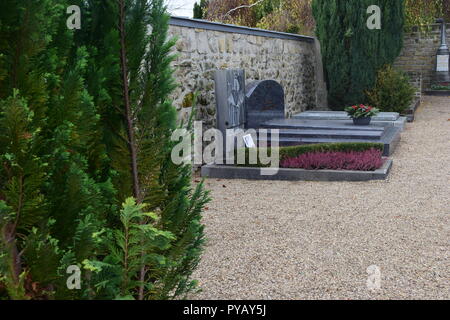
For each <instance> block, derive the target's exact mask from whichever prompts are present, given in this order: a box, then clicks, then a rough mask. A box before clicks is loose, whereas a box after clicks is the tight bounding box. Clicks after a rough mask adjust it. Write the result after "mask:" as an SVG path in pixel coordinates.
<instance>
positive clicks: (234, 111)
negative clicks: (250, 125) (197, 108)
mask: <svg viewBox="0 0 450 320" xmlns="http://www.w3.org/2000/svg"><path fill="white" fill-rule="evenodd" d="M214 80H215V83H216V108H217V127H218V129H219V130H220V131H222V133H223V134H225V133H226V130H229V129H244V125H245V72H244V70H217V71H216V73H215V78H214ZM224 136H225V135H224Z"/></svg>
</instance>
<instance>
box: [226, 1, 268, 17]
mask: <svg viewBox="0 0 450 320" xmlns="http://www.w3.org/2000/svg"><path fill="white" fill-rule="evenodd" d="M263 1H264V0H258V1H256V2H255V3H252V4H246V5H242V6H239V7H236V8H233V9H231V10H230V11H228V12H227V13H225V14H224V16H223V17H224V18H225V17H226V16H230V15H231V13H233V12H234V11H236V10H239V9H249V8H252V7H254V6H257V5H258V4H260V3H261V2H263Z"/></svg>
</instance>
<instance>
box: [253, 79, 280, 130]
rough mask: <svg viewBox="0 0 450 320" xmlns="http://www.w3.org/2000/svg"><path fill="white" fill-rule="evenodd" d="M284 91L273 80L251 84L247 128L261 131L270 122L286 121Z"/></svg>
mask: <svg viewBox="0 0 450 320" xmlns="http://www.w3.org/2000/svg"><path fill="white" fill-rule="evenodd" d="M284 118H285V108H284V90H283V87H282V86H281V85H280V84H279V83H278V82H276V81H273V80H262V81H255V82H252V83H250V84H249V85H248V86H247V88H246V119H247V125H246V127H247V128H249V129H259V128H261V125H262V124H263V123H264V122H266V121H269V120H273V119H284Z"/></svg>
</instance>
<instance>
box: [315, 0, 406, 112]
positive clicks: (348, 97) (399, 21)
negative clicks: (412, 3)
mask: <svg viewBox="0 0 450 320" xmlns="http://www.w3.org/2000/svg"><path fill="white" fill-rule="evenodd" d="M371 5H378V6H379V7H380V8H381V11H382V14H381V24H382V27H381V29H380V30H376V29H375V30H370V29H369V28H368V27H367V24H366V22H367V19H368V17H369V15H368V14H366V11H367V8H368V7H369V6H371ZM403 5H404V3H403V1H388V0H378V1H365V0H364V1H361V0H349V1H341V0H314V1H313V12H314V16H315V19H316V23H317V29H316V34H317V37H318V39H319V40H320V43H321V46H322V56H323V62H324V67H325V78H326V81H327V85H328V93H329V104H330V107H331V108H333V109H335V110H342V109H343V108H344V107H346V106H348V105H352V104H359V103H365V102H366V100H367V98H366V96H365V91H367V90H369V89H371V88H372V87H373V86H374V84H375V79H376V74H377V71H378V70H379V69H380V68H381V67H382V66H383V65H385V64H390V63H393V62H394V60H395V58H396V57H397V56H398V55H399V54H400V50H401V48H402V43H403V27H404V6H403Z"/></svg>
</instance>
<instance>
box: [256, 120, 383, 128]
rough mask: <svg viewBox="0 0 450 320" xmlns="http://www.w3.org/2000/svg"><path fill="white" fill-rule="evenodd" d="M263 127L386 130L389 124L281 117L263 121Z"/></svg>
mask: <svg viewBox="0 0 450 320" xmlns="http://www.w3.org/2000/svg"><path fill="white" fill-rule="evenodd" d="M262 127H263V128H267V129H313V130H351V131H384V130H385V128H386V127H388V125H387V124H381V125H369V126H355V125H354V124H353V121H330V120H298V119H280V120H271V121H267V122H265V123H263V125H262Z"/></svg>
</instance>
